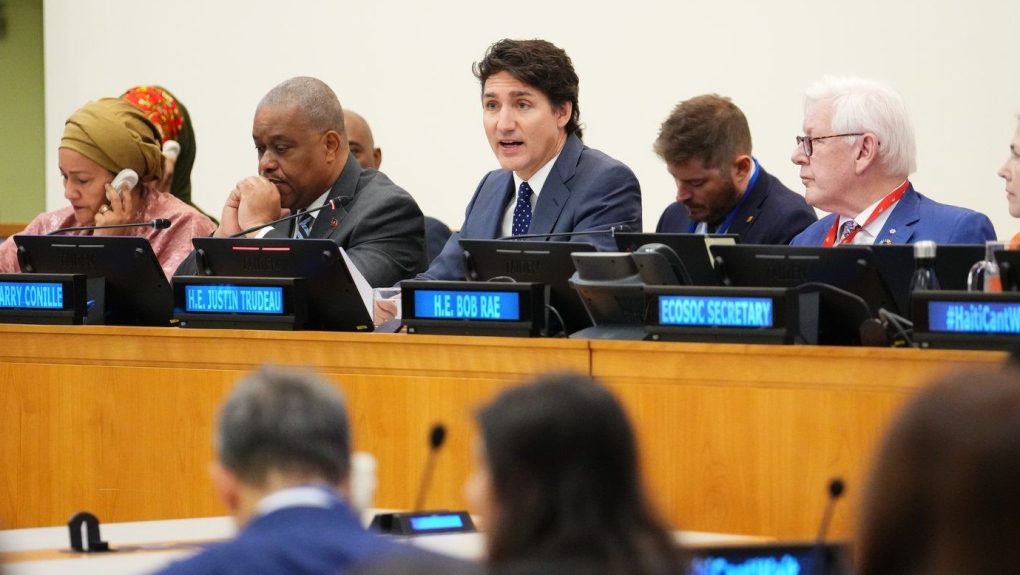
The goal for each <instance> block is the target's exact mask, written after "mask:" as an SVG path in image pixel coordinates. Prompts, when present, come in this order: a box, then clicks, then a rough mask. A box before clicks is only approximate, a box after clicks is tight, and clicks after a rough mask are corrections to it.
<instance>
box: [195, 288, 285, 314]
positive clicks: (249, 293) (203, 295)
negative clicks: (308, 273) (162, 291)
mask: <svg viewBox="0 0 1020 575" xmlns="http://www.w3.org/2000/svg"><path fill="white" fill-rule="evenodd" d="M184 297H185V302H184V310H185V311H189V312H195V313H258V314H275V315H283V288H282V287H279V286H233V285H186V286H184Z"/></svg>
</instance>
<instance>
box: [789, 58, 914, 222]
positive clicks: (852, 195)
mask: <svg viewBox="0 0 1020 575" xmlns="http://www.w3.org/2000/svg"><path fill="white" fill-rule="evenodd" d="M803 130H804V135H803V136H801V137H800V138H798V140H799V141H798V143H797V145H796V147H794V149H793V154H792V155H791V157H790V159H791V160H792V161H793V163H794V164H797V165H798V166H800V178H801V181H802V182H803V183H804V196H805V199H806V200H807V203H808V204H810V205H811V206H813V207H816V208H818V209H821V210H825V211H827V212H833V213H837V214H840V215H843V216H847V217H856V216H857V214H859V213H860V212H862V211H864V209H865V208H867V207H868V206H870V205H871V204H873V203H875V202H877V201H878V200H879V199H881V198H882V197H884V196H885V195H886V194H888V193H889V192H891V191H892V190H893V189H895V188H896V187H897V186H899V185H900V184H901V183H903V181H904V180H906V179H907V176H909V175H910V174H911V173H913V172H914V171H915V170H916V169H917V161H916V159H915V156H916V145H915V142H914V127H913V124H912V123H911V121H910V116H909V114H908V113H907V107H906V104H905V103H904V101H903V98H902V97H901V96H900V95H899V94H898V93H896V91H894V90H893V89H892V88H890V87H889V86H886V85H885V84H882V83H879V82H876V81H874V80H867V79H864V78H852V77H851V78H844V77H832V76H827V77H825V78H823V79H822V80H820V81H819V82H817V83H815V84H812V85H811V86H810V87H809V88H808V89H807V92H806V99H805V104H804V126H803Z"/></svg>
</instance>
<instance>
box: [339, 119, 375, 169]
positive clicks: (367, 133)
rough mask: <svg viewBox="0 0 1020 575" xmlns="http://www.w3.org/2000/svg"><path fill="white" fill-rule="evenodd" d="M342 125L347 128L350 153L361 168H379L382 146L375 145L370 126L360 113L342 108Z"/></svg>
mask: <svg viewBox="0 0 1020 575" xmlns="http://www.w3.org/2000/svg"><path fill="white" fill-rule="evenodd" d="M344 127H345V128H346V129H347V143H348V144H349V145H350V147H351V153H352V154H354V157H355V159H357V160H358V163H359V164H361V167H362V168H375V169H377V170H378V169H379V166H381V165H382V148H378V147H376V145H375V138H373V137H372V128H370V127H369V126H368V122H367V121H366V120H365V118H364V117H363V116H361V114H358V113H357V112H352V111H351V110H344Z"/></svg>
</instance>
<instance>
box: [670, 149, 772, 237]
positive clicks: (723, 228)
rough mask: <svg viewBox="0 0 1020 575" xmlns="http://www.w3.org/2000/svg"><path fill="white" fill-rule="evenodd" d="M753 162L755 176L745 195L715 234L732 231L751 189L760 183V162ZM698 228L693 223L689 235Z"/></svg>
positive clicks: (753, 175) (752, 177)
mask: <svg viewBox="0 0 1020 575" xmlns="http://www.w3.org/2000/svg"><path fill="white" fill-rule="evenodd" d="M751 161H752V162H754V174H752V175H751V180H750V181H749V182H747V189H745V190H744V194H743V195H742V196H740V199H739V200H738V201H737V205H735V206H733V209H732V210H730V213H729V214H727V216H726V219H725V220H723V223H722V224H720V225H719V227H718V228H716V229H715V233H717V234H725V233H726V230H728V229H730V224H732V223H733V218H735V217H737V212H738V211H740V206H742V205H744V200H746V199H747V196H749V195H751V189H752V188H754V184H755V183H756V182H757V181H758V174H760V173H761V168H760V167H759V166H758V160H755V159H754V158H751ZM697 228H698V222H694V221H692V222H691V226H690V228H689V229H688V230H687V233H689V234H693V233H694V230H696V229H697Z"/></svg>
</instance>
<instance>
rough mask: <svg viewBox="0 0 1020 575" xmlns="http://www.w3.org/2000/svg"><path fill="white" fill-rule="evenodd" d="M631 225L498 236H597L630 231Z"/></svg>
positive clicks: (536, 237) (529, 237) (518, 237)
mask: <svg viewBox="0 0 1020 575" xmlns="http://www.w3.org/2000/svg"><path fill="white" fill-rule="evenodd" d="M629 231H631V227H630V226H628V225H627V224H619V225H615V226H610V227H608V228H606V229H604V230H587V231H583V232H558V233H557V232H553V233H550V234H521V235H519V236H503V237H501V238H497V239H500V240H534V239H545V238H572V237H574V236H596V235H601V234H609V235H611V236H615V235H616V234H618V233H621V232H629Z"/></svg>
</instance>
